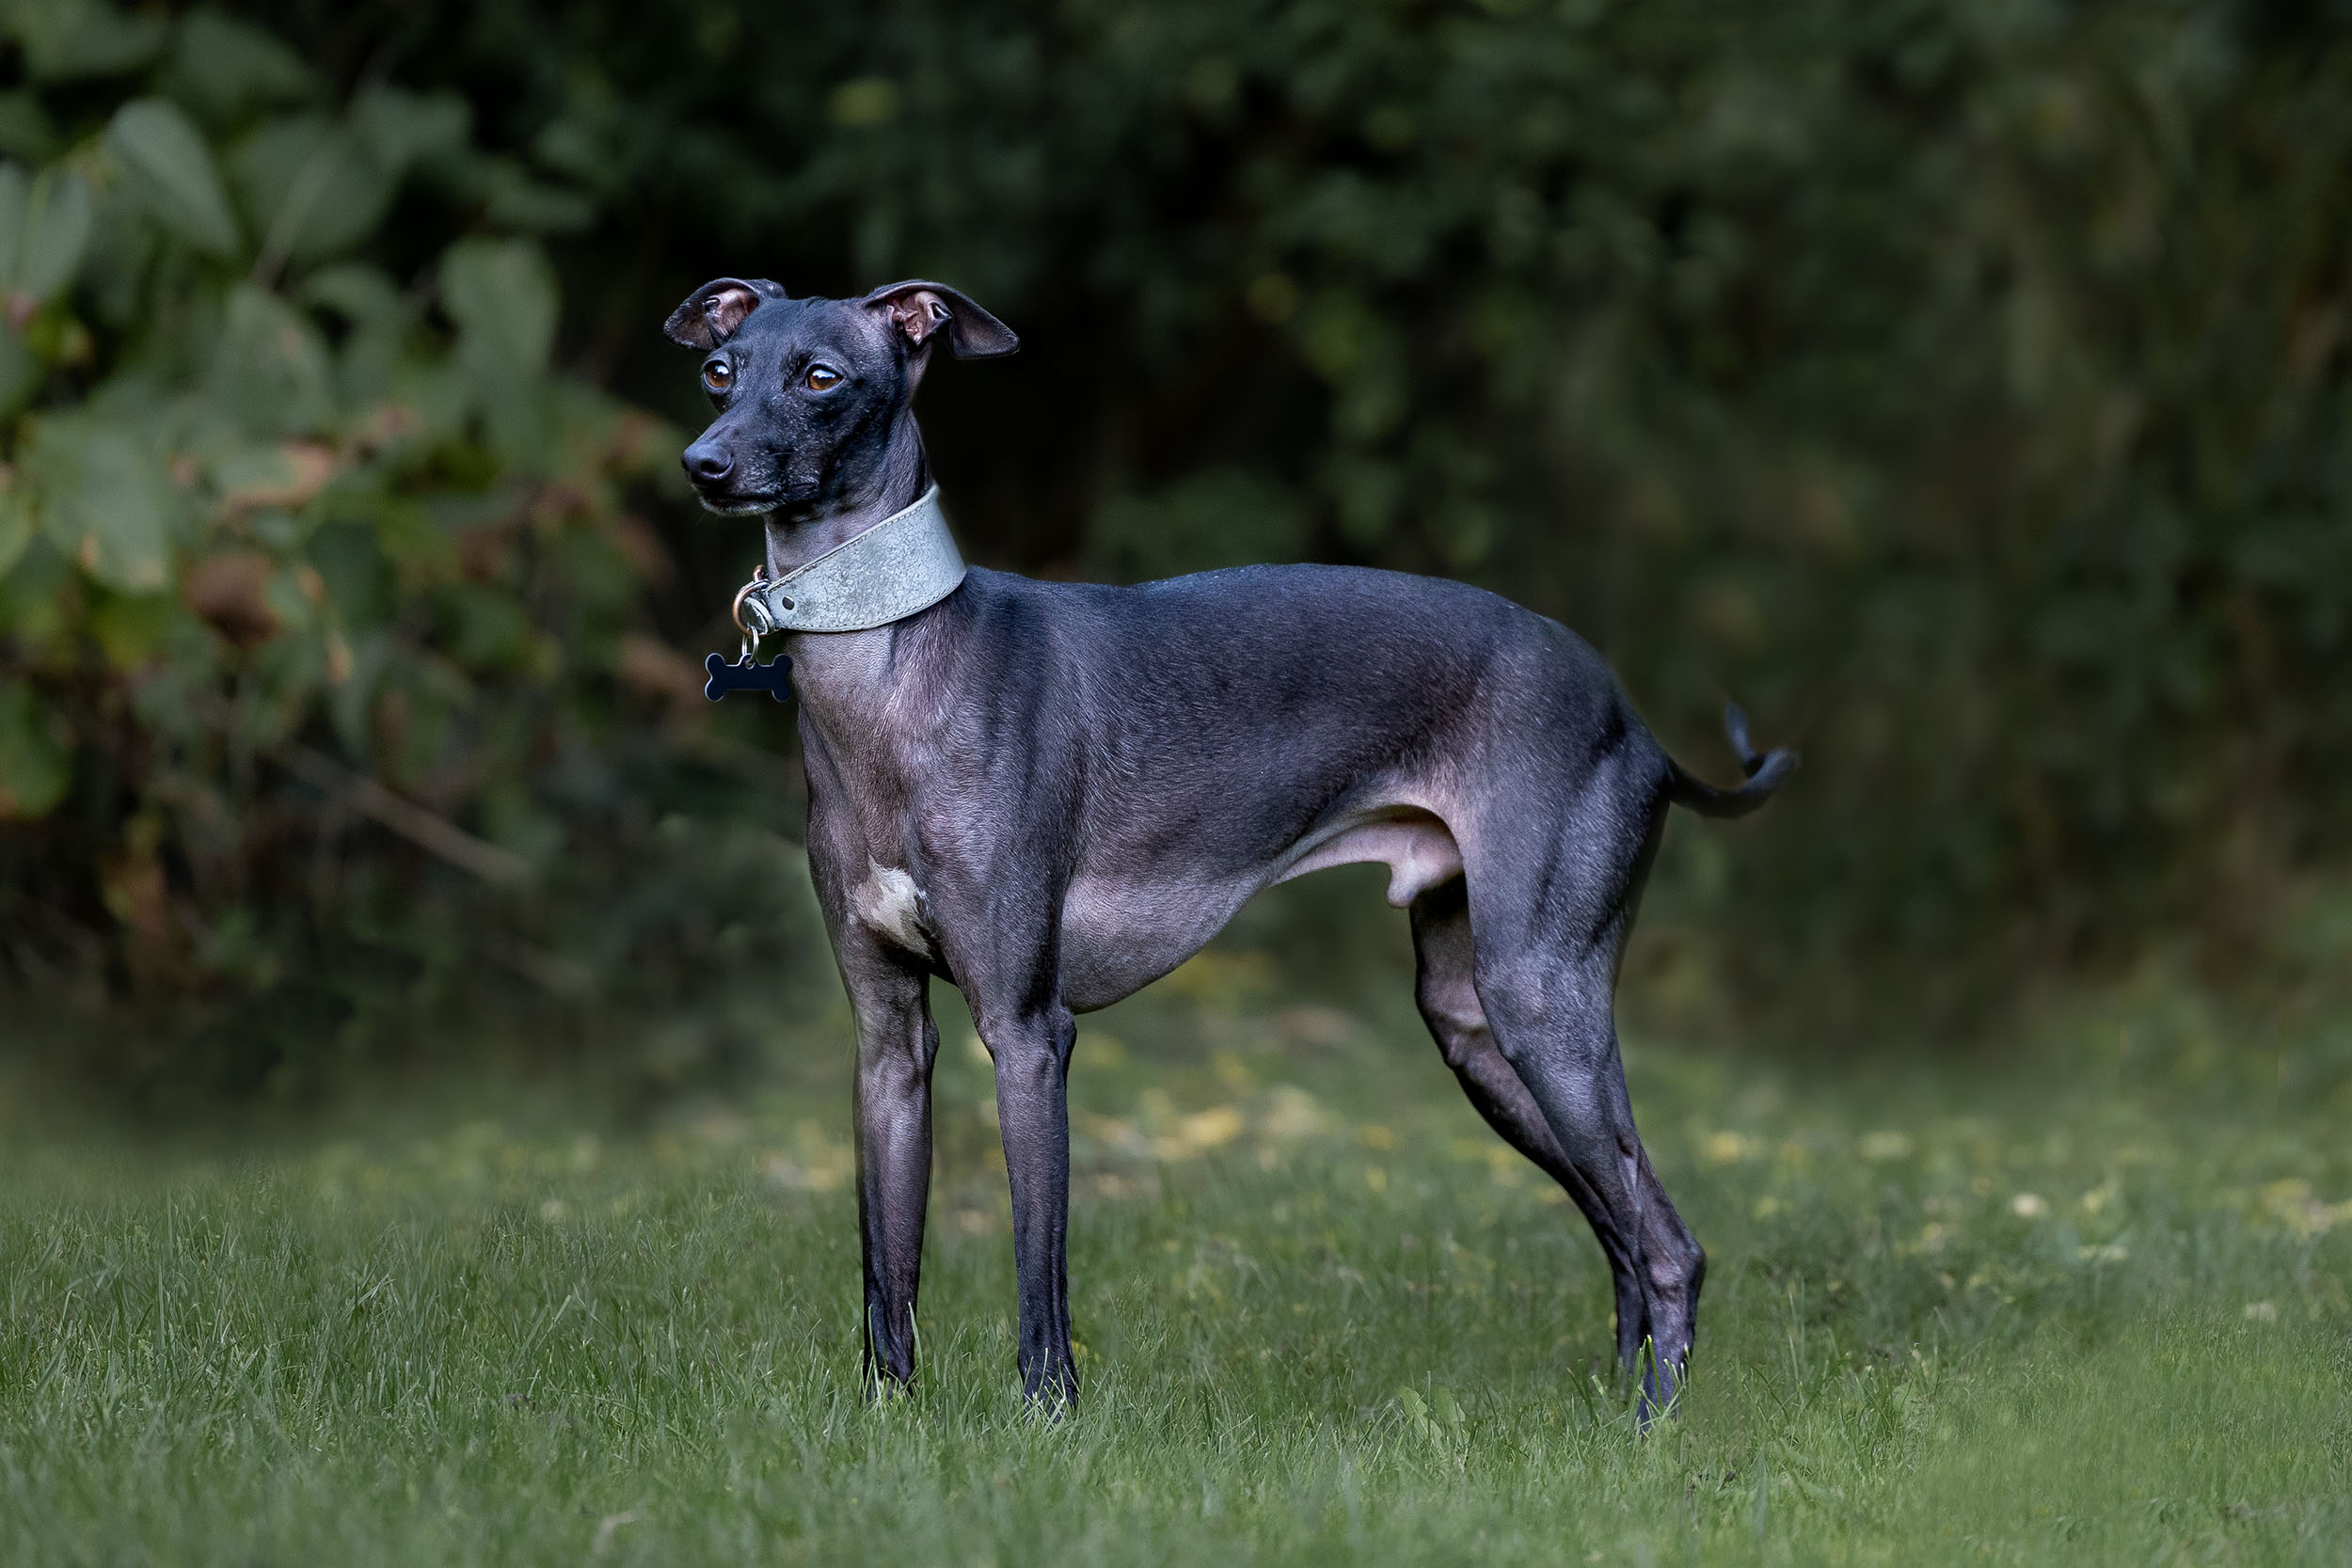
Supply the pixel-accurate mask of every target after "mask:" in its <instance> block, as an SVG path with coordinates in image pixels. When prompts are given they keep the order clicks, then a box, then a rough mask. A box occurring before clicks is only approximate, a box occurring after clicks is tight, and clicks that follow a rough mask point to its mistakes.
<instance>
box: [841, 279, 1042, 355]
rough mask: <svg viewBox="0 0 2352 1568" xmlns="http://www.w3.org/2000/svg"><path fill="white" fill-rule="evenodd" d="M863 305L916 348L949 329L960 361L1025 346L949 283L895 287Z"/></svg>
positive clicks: (871, 296)
mask: <svg viewBox="0 0 2352 1568" xmlns="http://www.w3.org/2000/svg"><path fill="white" fill-rule="evenodd" d="M858 303H859V304H860V305H863V306H865V307H866V309H871V310H880V311H882V313H883V314H884V315H886V316H888V317H889V318H890V324H891V325H892V326H893V327H895V328H897V329H898V331H899V332H901V333H903V334H905V336H906V340H907V341H908V342H910V343H912V344H914V346H915V347H916V348H921V347H922V346H923V345H924V344H925V343H928V342H930V341H931V338H932V337H933V335H935V334H936V333H938V332H939V331H940V330H941V329H942V328H945V329H946V334H947V346H948V347H949V348H951V349H953V350H955V354H956V357H957V358H959V359H996V358H1000V357H1002V356H1005V355H1008V354H1010V353H1012V352H1013V350H1015V349H1017V348H1019V347H1020V346H1021V340H1020V339H1019V338H1018V337H1016V336H1015V335H1014V334H1013V330H1012V328H1011V327H1009V326H1007V325H1005V324H1004V323H1003V322H1000V321H998V320H997V319H996V318H995V317H994V316H992V315H990V314H989V313H988V312H987V311H985V310H983V309H980V308H979V307H978V306H977V305H976V304H974V303H973V302H972V301H971V300H970V299H968V298H966V297H965V296H964V295H962V294H961V293H957V292H956V291H955V290H953V289H951V288H949V287H947V285H946V284H945V283H926V282H924V281H923V280H922V279H920V278H914V279H911V280H909V281H907V282H904V283H893V284H891V285H890V286H889V287H887V288H882V289H876V290H875V291H874V292H873V293H870V294H867V295H866V297H865V298H864V299H861V300H859V301H858Z"/></svg>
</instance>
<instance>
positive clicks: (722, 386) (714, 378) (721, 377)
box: [703, 359, 735, 392]
mask: <svg viewBox="0 0 2352 1568" xmlns="http://www.w3.org/2000/svg"><path fill="white" fill-rule="evenodd" d="M703 385H704V386H705V387H707V388H709V389H710V390H711V391H713V392H723V391H725V390H726V389H727V388H730V387H732V386H734V385H735V367H734V366H733V365H730V364H728V363H727V362H726V361H725V360H723V359H713V360H712V361H711V362H710V363H709V364H707V365H705V366H704V367H703Z"/></svg>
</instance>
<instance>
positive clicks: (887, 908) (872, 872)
mask: <svg viewBox="0 0 2352 1568" xmlns="http://www.w3.org/2000/svg"><path fill="white" fill-rule="evenodd" d="M866 868H867V870H866V880H864V881H862V882H860V883H858V885H857V886H856V887H855V888H854V889H852V890H851V891H850V906H851V907H852V908H853V909H855V910H856V911H857V917H858V919H860V920H862V921H864V922H865V923H866V925H868V926H870V927H873V928H874V929H875V930H877V931H880V932H881V933H882V935H883V936H886V937H888V938H890V939H891V940H892V941H894V942H897V943H898V945H899V946H901V947H904V948H908V949H910V950H911V951H914V952H916V953H922V954H929V953H930V950H931V939H930V936H929V935H928V934H927V933H926V932H925V931H924V929H923V890H922V889H921V888H919V887H916V886H915V885H914V878H913V877H910V876H908V875H907V874H906V872H904V871H903V870H900V869H899V868H898V867H897V866H895V865H883V864H882V863H879V862H876V861H871V860H869V861H867V862H866Z"/></svg>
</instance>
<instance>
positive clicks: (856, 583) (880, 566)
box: [735, 484, 964, 641]
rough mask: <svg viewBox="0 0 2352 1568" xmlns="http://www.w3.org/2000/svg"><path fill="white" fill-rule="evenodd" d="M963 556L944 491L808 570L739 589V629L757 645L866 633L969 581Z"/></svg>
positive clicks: (755, 579) (762, 570)
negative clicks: (787, 637) (777, 638)
mask: <svg viewBox="0 0 2352 1568" xmlns="http://www.w3.org/2000/svg"><path fill="white" fill-rule="evenodd" d="M963 573H964V565H963V557H962V556H961V555H959V554H958V553H957V552H956V542H955V539H954V538H953V536H951V535H950V534H949V533H948V531H947V519H946V517H945V516H943V515H941V513H940V510H939V486H938V485H936V484H934V485H932V486H931V487H930V489H929V490H926V491H924V492H923V499H920V500H918V501H916V502H915V503H914V505H913V506H910V507H908V508H907V509H906V510H905V511H904V512H894V513H892V514H891V515H889V516H887V517H884V518H883V519H882V521H881V522H879V523H876V524H875V525H874V526H873V527H872V528H869V529H867V530H866V531H864V532H863V533H856V534H852V535H850V537H849V538H848V539H846V540H844V541H842V542H841V543H840V544H838V545H836V546H834V547H833V548H832V549H829V550H827V551H826V552H825V553H824V554H822V555H820V556H818V558H817V559H816V560H814V561H812V562H809V563H808V564H807V565H805V566H803V567H801V568H799V569H798V570H797V571H792V572H787V573H786V574H785V575H784V576H783V577H780V578H776V579H775V580H774V581H772V582H771V581H769V580H768V576H767V568H766V567H765V566H762V567H759V568H757V569H756V570H755V572H754V573H753V575H752V580H751V581H749V582H747V583H745V584H744V585H743V586H742V587H741V588H739V589H738V590H737V591H736V595H735V624H736V626H737V627H738V628H739V629H740V630H741V631H742V632H743V634H744V635H745V636H747V637H749V638H751V639H752V640H753V641H757V640H758V639H759V638H762V637H765V636H767V635H768V634H769V633H770V632H777V631H865V630H866V629H867V628H868V627H871V626H888V625H889V624H890V623H891V622H893V621H903V620H905V619H906V618H907V617H908V616H910V615H912V614H914V612H915V611H916V610H929V609H930V607H931V606H933V605H935V604H937V603H938V602H939V601H940V600H942V599H944V598H946V596H947V595H948V594H952V593H954V592H955V591H956V587H957V585H958V584H960V583H961V582H962V581H963Z"/></svg>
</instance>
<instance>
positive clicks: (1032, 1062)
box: [974, 999, 1078, 1409]
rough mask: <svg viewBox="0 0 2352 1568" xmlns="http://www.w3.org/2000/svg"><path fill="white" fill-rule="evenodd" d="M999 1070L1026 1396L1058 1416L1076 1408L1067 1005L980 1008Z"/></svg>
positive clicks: (1071, 1032) (1071, 1033)
mask: <svg viewBox="0 0 2352 1568" xmlns="http://www.w3.org/2000/svg"><path fill="white" fill-rule="evenodd" d="M974 1010H975V1012H976V1013H977V1014H978V1015H979V1016H978V1019H977V1022H978V1024H979V1029H980V1038H981V1040H982V1042H983V1043H985V1044H986V1045H987V1047H988V1053H989V1054H990V1055H991V1056H992V1057H993V1058H994V1059H995V1063H996V1120H997V1124H998V1126H999V1128H1000V1130H1001V1131H1002V1132H1003V1135H1004V1141H1005V1174H1006V1177H1007V1178H1008V1180H1009V1181H1010V1183H1011V1187H1012V1254H1013V1269H1014V1273H1015V1274H1016V1275H1017V1276H1018V1278H1019V1281H1020V1292H1021V1330H1020V1343H1019V1352H1018V1354H1019V1357H1020V1363H1021V1386H1022V1388H1023V1390H1024V1391H1025V1393H1027V1395H1028V1396H1029V1398H1031V1399H1033V1400H1035V1401H1037V1402H1039V1403H1041V1404H1042V1405H1045V1406H1046V1407H1048V1408H1049V1409H1052V1408H1058V1407H1060V1406H1063V1405H1068V1404H1073V1403H1075V1402H1076V1401H1077V1398H1078V1371H1077V1367H1076V1364H1075V1363H1074V1362H1073V1360H1072V1358H1071V1352H1070V1249H1069V1238H1070V1101H1069V1093H1068V1086H1069V1078H1070V1050H1071V1046H1072V1045H1073V1043H1074V1042H1075V1041H1076V1039H1077V1023H1076V1022H1075V1021H1074V1020H1073V1019H1072V1017H1071V1016H1070V1009H1069V1008H1068V1007H1066V1006H1062V1004H1061V1002H1060V1001H1059V1000H1058V999H1056V1000H1055V1001H1053V1002H1051V1003H1049V1004H1046V1005H1044V1006H1030V1007H1024V1008H1017V1009H1011V1010H1009V1011H1006V1012H1003V1013H999V1012H997V1011H996V1010H995V1009H993V1008H990V1007H988V1006H985V1005H983V1006H979V1007H976V1008H975V1009H974Z"/></svg>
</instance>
